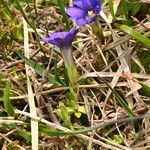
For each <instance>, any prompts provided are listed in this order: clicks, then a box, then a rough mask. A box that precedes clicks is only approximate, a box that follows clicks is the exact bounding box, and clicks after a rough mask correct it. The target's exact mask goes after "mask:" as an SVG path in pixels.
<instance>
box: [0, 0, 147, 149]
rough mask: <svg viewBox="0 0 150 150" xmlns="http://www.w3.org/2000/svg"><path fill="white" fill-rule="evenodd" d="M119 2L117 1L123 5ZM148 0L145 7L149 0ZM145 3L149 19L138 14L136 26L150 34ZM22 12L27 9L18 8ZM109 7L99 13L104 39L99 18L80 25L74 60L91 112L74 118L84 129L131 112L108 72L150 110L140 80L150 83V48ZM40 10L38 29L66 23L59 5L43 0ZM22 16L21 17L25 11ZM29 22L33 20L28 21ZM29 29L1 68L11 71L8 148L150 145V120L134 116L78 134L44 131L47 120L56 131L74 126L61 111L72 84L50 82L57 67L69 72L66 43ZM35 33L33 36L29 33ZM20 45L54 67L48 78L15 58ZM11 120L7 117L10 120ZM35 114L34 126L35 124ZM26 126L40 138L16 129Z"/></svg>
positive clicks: (4, 141) (2, 141)
mask: <svg viewBox="0 0 150 150" xmlns="http://www.w3.org/2000/svg"><path fill="white" fill-rule="evenodd" d="M119 2H120V1H119V0H115V3H114V11H115V12H116V10H117V9H118V7H119ZM140 4H141V5H142V6H143V7H149V6H148V4H147V3H146V2H142V3H140ZM143 7H141V9H140V10H139V15H141V16H142V17H143V18H142V19H141V17H139V16H138V15H137V16H136V15H135V16H134V17H133V22H132V25H133V28H134V29H135V30H136V31H138V32H140V33H141V34H142V35H145V36H146V37H150V23H149V21H148V19H147V15H148V14H147V15H146V14H143V9H144V8H143ZM31 8H32V5H31ZM26 9H27V8H26ZM31 10H32V11H31V16H30V17H31V18H32V17H33V16H34V15H35V14H34V9H33V8H32V9H31ZM26 11H27V10H26ZM14 12H16V13H19V11H17V10H14ZM103 12H105V14H106V15H104V14H101V17H98V18H97V21H98V22H99V25H101V27H102V32H103V35H101V38H99V37H97V36H96V35H95V31H94V30H93V26H94V23H91V24H90V25H86V26H85V27H81V28H80V29H79V32H78V34H77V37H76V38H75V39H74V42H73V46H74V60H75V63H76V66H77V70H78V71H79V74H80V80H79V99H78V101H79V104H80V105H83V106H85V108H86V112H87V114H86V115H85V114H82V116H81V118H76V117H75V116H72V124H73V125H74V127H75V129H76V130H77V129H81V128H84V127H87V126H90V127H93V126H94V125H97V124H99V123H102V122H106V121H111V120H114V119H121V118H125V117H127V116H128V115H127V114H126V112H125V110H124V109H123V108H122V107H121V106H120V104H118V102H117V100H116V95H115V94H114V92H113V91H112V90H111V89H110V88H109V87H108V86H107V85H106V84H104V83H103V82H102V81H101V78H103V79H104V80H105V81H106V82H107V83H108V84H109V85H110V86H111V87H112V88H113V89H115V91H117V93H118V94H119V95H120V96H121V97H122V98H123V99H124V100H126V102H127V104H128V106H129V108H130V109H131V110H132V111H133V113H134V114H135V115H149V113H150V112H149V108H150V105H149V100H150V97H149V96H148V95H147V94H146V93H145V91H144V90H143V87H142V86H141V84H140V82H141V81H142V82H143V83H145V84H146V85H150V75H149V74H150V61H149V60H148V56H150V49H149V47H147V46H144V45H143V44H142V43H140V42H139V41H137V40H135V39H134V38H132V37H131V36H130V35H127V34H126V33H124V32H123V31H121V30H120V29H118V28H117V27H116V26H115V25H114V20H113V18H112V17H111V14H110V11H109V8H108V5H104V6H103ZM37 13H38V14H37V15H38V17H37V18H36V20H35V22H36V24H37V29H36V30H37V32H38V33H39V34H40V35H42V36H44V34H45V35H46V34H47V33H51V32H53V31H60V30H62V29H63V27H62V26H61V23H60V21H59V19H60V20H61V19H62V16H61V15H60V13H59V9H58V8H57V7H55V6H48V7H46V6H45V8H44V7H43V8H40V7H39V8H37ZM147 13H148V11H147ZM27 14H28V13H27ZM58 17H59V19H58ZM138 17H139V18H138ZM18 18H20V19H21V18H22V17H21V15H19V16H18ZM130 19H132V18H130ZM20 22H22V20H20ZM116 22H117V21H116ZM118 22H119V21H118ZM118 22H117V23H118ZM22 24H23V25H26V22H25V21H24V22H23V23H22ZM23 28H24V40H25V41H24V43H23V42H18V41H15V40H14V41H12V45H14V46H12V45H9V47H8V50H9V52H10V53H8V52H7V49H4V50H3V51H1V52H0V58H1V60H0V71H1V74H2V76H3V77H2V79H1V81H0V83H1V84H2V86H0V103H1V107H0V113H1V117H0V147H2V149H4V150H5V149H6V150H7V149H8V150H9V149H16V150H17V149H26V150H30V149H33V150H36V149H41V150H42V149H49V150H59V149H61V150H63V149H81V150H84V149H88V150H92V149H93V150H96V149H103V150H105V149H106V150H107V149H111V150H137V149H140V150H146V149H150V144H149V143H150V139H149V136H150V130H149V127H150V123H149V119H143V120H140V121H138V128H135V127H134V125H133V123H129V122H125V123H122V124H119V123H116V124H114V125H110V126H107V127H105V128H98V129H96V130H93V131H91V132H88V133H86V134H77V135H66V136H50V135H49V134H45V133H43V132H42V131H40V126H39V127H38V125H39V124H40V123H44V124H46V125H47V126H48V129H49V130H50V131H51V130H53V129H58V130H62V131H70V129H68V128H67V127H64V124H63V122H62V120H61V119H60V118H59V117H58V116H57V115H56V114H55V113H54V112H53V111H54V109H56V108H57V107H58V104H59V102H60V101H64V97H65V94H66V92H67V91H68V89H69V88H68V87H67V86H64V87H57V86H55V85H53V84H51V83H48V82H47V73H49V72H50V73H52V74H55V73H56V72H57V74H58V76H59V77H60V79H62V80H63V79H64V75H63V74H64V70H63V68H64V66H63V60H62V57H61V54H60V52H59V51H58V49H57V48H55V47H54V46H52V45H48V44H45V43H43V42H41V41H39V42H40V45H41V47H40V46H39V42H38V39H37V38H36V36H35V34H34V31H33V29H31V28H30V27H29V26H23ZM27 34H28V35H29V37H26V35H27ZM25 37H26V38H25ZM25 43H26V44H25ZM2 48H3V47H1V49H2ZM16 48H19V49H20V50H21V51H22V52H25V54H26V56H28V57H30V58H31V59H32V60H34V61H35V62H36V63H38V64H40V65H41V66H44V67H45V68H46V71H45V73H44V74H43V76H42V77H41V76H39V75H37V74H36V72H35V70H34V68H32V69H31V68H28V66H26V67H25V66H24V62H23V61H22V60H17V56H16V54H15V58H14V57H13V55H14V50H15V49H16ZM25 70H26V72H25ZM6 80H9V82H10V83H11V90H10V97H9V99H10V100H11V103H12V105H13V106H14V107H15V108H16V109H15V118H14V117H12V118H9V117H8V116H6V115H5V113H4V106H3V103H2V101H3V99H2V96H3V90H4V81H6ZM6 121H7V124H3V123H6ZM30 121H31V131H30V125H29V124H28V123H29V122H30ZM18 129H19V130H22V131H24V132H29V133H31V136H32V141H30V140H29V141H27V140H25V139H26V138H23V137H22V136H21V135H20V134H19V132H16V131H18ZM22 139H23V140H22Z"/></svg>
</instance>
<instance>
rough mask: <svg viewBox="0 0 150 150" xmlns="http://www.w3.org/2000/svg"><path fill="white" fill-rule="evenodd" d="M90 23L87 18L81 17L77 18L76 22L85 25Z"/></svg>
mask: <svg viewBox="0 0 150 150" xmlns="http://www.w3.org/2000/svg"><path fill="white" fill-rule="evenodd" d="M87 23H88V21H87V20H86V19H85V18H79V19H76V24H77V25H79V26H84V25H86V24H87Z"/></svg>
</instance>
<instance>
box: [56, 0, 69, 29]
mask: <svg viewBox="0 0 150 150" xmlns="http://www.w3.org/2000/svg"><path fill="white" fill-rule="evenodd" d="M57 4H58V6H59V8H60V11H61V14H62V16H63V20H64V22H65V28H66V29H67V30H69V29H70V24H69V20H68V16H67V14H66V12H65V5H64V0H57Z"/></svg>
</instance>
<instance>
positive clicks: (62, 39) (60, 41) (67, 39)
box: [42, 27, 78, 50]
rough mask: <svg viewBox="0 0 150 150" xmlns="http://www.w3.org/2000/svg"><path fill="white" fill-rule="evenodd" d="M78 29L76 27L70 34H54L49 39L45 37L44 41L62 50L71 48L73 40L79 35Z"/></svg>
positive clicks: (65, 32)
mask: <svg viewBox="0 0 150 150" xmlns="http://www.w3.org/2000/svg"><path fill="white" fill-rule="evenodd" d="M77 31H78V30H77V29H76V28H75V27H74V28H72V29H71V30H70V31H69V32H67V31H64V32H54V33H52V34H51V35H50V36H49V37H45V38H43V39H42V41H44V42H47V43H50V44H53V45H56V46H58V47H59V48H60V50H64V49H67V48H68V47H71V44H72V40H73V38H74V36H75V35H76V33H77Z"/></svg>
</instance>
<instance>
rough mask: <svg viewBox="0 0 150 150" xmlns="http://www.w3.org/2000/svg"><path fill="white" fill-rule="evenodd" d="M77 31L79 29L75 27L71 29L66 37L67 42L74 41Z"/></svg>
mask: <svg viewBox="0 0 150 150" xmlns="http://www.w3.org/2000/svg"><path fill="white" fill-rule="evenodd" d="M77 32H78V29H76V28H75V27H74V28H72V29H71V31H70V32H69V34H68V35H67V36H66V37H65V41H66V42H67V43H69V42H70V41H72V39H73V38H74V36H75V35H76V34H77Z"/></svg>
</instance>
